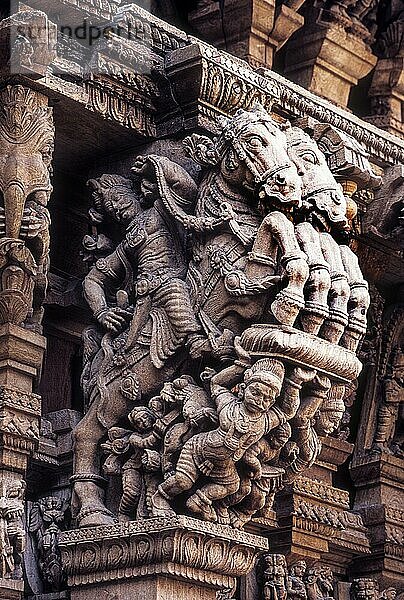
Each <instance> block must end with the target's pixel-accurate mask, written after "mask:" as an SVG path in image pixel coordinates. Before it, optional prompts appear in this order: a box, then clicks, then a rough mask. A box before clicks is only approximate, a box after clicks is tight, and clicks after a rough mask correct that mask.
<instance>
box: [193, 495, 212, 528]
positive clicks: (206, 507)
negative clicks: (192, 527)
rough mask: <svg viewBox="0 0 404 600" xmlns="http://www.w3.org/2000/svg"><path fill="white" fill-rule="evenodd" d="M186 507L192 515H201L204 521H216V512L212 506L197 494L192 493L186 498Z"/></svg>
mask: <svg viewBox="0 0 404 600" xmlns="http://www.w3.org/2000/svg"><path fill="white" fill-rule="evenodd" d="M186 507H187V508H188V510H190V511H191V512H192V513H193V514H194V515H196V516H197V517H201V519H204V520H205V521H213V522H215V521H217V514H216V511H215V509H214V508H213V506H212V505H211V504H207V503H206V502H203V501H202V500H201V498H200V496H198V494H194V495H193V496H191V497H190V498H188V500H187V502H186Z"/></svg>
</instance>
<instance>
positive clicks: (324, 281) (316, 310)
mask: <svg viewBox="0 0 404 600" xmlns="http://www.w3.org/2000/svg"><path fill="white" fill-rule="evenodd" d="M295 231H296V238H297V241H298V242H299V245H300V247H301V249H302V250H303V251H304V253H305V254H306V256H307V259H308V264H309V269H310V275H309V279H308V281H307V283H306V294H307V298H306V305H305V307H304V310H303V311H302V314H301V315H300V319H301V322H302V326H303V329H304V331H307V332H308V333H314V335H317V334H318V332H319V330H320V327H321V325H322V324H323V321H324V319H325V317H328V315H329V309H328V301H327V299H328V292H329V290H330V287H331V278H330V269H329V267H328V264H327V263H326V262H325V260H324V256H323V253H322V251H321V246H320V238H319V235H318V233H317V231H316V230H315V229H314V228H313V226H312V225H311V224H310V223H300V225H297V227H296V228H295Z"/></svg>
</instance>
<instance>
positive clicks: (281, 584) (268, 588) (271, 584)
mask: <svg viewBox="0 0 404 600" xmlns="http://www.w3.org/2000/svg"><path fill="white" fill-rule="evenodd" d="M287 574H288V570H287V564H286V559H285V557H284V556H283V554H267V555H266V556H265V557H264V573H263V580H264V600H286V598H287V582H286V580H287Z"/></svg>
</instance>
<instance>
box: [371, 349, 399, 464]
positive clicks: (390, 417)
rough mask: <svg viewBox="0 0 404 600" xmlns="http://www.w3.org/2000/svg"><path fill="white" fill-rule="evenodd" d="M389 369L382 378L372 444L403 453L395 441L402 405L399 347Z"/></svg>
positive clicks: (391, 451)
mask: <svg viewBox="0 0 404 600" xmlns="http://www.w3.org/2000/svg"><path fill="white" fill-rule="evenodd" d="M391 369H392V372H391V374H390V375H388V376H387V377H386V378H385V380H384V397H383V400H382V402H381V404H380V407H379V412H378V420H377V429H376V433H375V438H374V445H375V446H376V448H378V449H379V450H384V451H385V452H390V453H392V454H404V450H403V449H402V448H401V447H400V445H399V443H397V442H396V441H395V437H396V433H398V429H399V427H398V425H399V423H398V420H399V416H400V407H401V406H403V405H404V352H403V351H402V350H401V349H400V348H397V349H396V351H395V355H394V358H393V362H392V366H391Z"/></svg>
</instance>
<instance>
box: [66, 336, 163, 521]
mask: <svg viewBox="0 0 404 600" xmlns="http://www.w3.org/2000/svg"><path fill="white" fill-rule="evenodd" d="M107 335H108V334H107ZM105 337H106V336H104V340H105ZM104 346H105V347H104V352H105V351H107V352H108V348H107V346H106V345H105V344H104ZM109 363H110V361H109V356H108V354H107V355H106V357H105V356H104V361H103V364H102V365H101V366H100V368H99V373H98V379H97V386H96V388H95V391H94V397H93V400H92V402H91V405H90V408H89V410H88V411H87V413H86V414H85V416H84V418H83V419H82V420H81V421H80V423H79V424H78V425H77V427H76V428H75V430H74V432H73V440H74V456H75V464H74V475H73V477H72V481H73V483H74V498H73V501H74V504H75V505H76V506H78V507H79V508H80V511H79V514H78V516H77V520H78V522H79V525H80V526H81V527H85V526H92V525H103V524H110V523H112V522H113V521H114V519H113V515H112V514H111V513H110V511H109V510H107V508H106V507H105V504H104V495H105V494H104V489H103V488H104V487H105V484H106V483H107V482H106V480H104V478H103V477H102V476H101V475H100V471H101V460H100V441H101V439H102V437H103V436H104V435H105V433H106V431H107V430H108V429H109V428H110V427H112V426H113V425H116V424H117V423H118V422H119V420H120V419H121V418H122V417H125V416H126V415H127V414H128V413H129V412H130V410H131V409H132V408H133V404H134V399H133V398H131V397H128V396H127V395H125V394H123V393H122V391H121V390H122V385H121V384H122V383H123V380H124V376H125V370H124V369H123V370H122V371H121V372H119V373H116V377H115V379H114V380H113V381H111V382H109V383H108V387H107V388H106V386H105V381H103V377H104V372H103V369H104V366H105V364H107V365H108V364H109ZM173 366H174V363H173ZM173 366H172V367H170V368H168V367H167V368H164V369H156V368H155V367H154V365H153V364H152V362H151V359H150V356H149V355H146V356H145V357H144V358H142V359H141V360H139V362H137V363H136V364H135V365H134V366H133V367H132V371H131V372H132V373H133V374H134V375H135V376H136V378H137V379H138V380H139V382H140V385H141V390H140V394H141V395H148V396H150V395H153V394H155V393H157V392H158V390H159V388H160V387H161V385H162V384H163V382H164V381H167V380H168V379H169V377H170V376H172V374H173V370H174V369H173ZM127 374H128V372H127V371H126V375H127Z"/></svg>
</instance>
